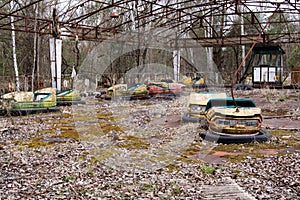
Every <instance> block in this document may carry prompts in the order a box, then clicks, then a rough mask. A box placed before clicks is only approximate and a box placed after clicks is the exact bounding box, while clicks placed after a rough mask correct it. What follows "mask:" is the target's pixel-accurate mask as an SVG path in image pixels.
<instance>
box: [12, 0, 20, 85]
mask: <svg viewBox="0 0 300 200" xmlns="http://www.w3.org/2000/svg"><path fill="white" fill-rule="evenodd" d="M10 6H11V10H13V8H14V2H13V1H11V3H10ZM10 20H11V30H12V31H11V37H12V51H13V62H14V69H15V75H16V91H20V82H19V71H18V64H17V53H16V36H15V25H14V17H13V16H11V17H10Z"/></svg>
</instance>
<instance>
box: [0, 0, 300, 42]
mask: <svg viewBox="0 0 300 200" xmlns="http://www.w3.org/2000/svg"><path fill="white" fill-rule="evenodd" d="M12 5H14V7H12ZM36 9H39V10H38V12H34V11H36ZM275 10H276V11H275ZM274 11H275V12H276V13H275V14H274V18H273V19H272V20H271V23H270V25H269V26H270V27H275V25H276V26H277V27H280V30H276V31H272V32H269V31H265V32H264V33H263V34H261V37H259V38H258V37H257V36H258V35H259V33H260V32H261V31H262V30H263V27H264V26H265V25H266V23H267V18H268V16H270V15H271V14H273V12H274ZM113 12H114V13H113ZM12 19H13V22H14V30H15V31H19V32H25V33H38V34H39V35H50V36H53V37H66V38H71V39H79V40H89V41H99V42H101V41H103V40H105V39H109V38H111V37H113V36H114V35H115V34H118V33H122V32H126V31H131V32H139V31H143V30H149V29H153V28H165V29H168V30H170V29H171V30H174V31H176V35H177V37H176V38H170V40H169V41H170V43H171V44H170V45H179V46H192V45H193V43H192V42H191V41H197V42H198V43H199V44H201V45H203V46H230V45H249V44H252V43H253V42H256V43H257V42H259V43H277V44H282V43H300V2H299V0H267V1H260V0H194V1H190V0H109V1H106V0H78V1H76V0H56V1H51V0H34V1H25V0H24V1H23V4H22V2H21V0H19V1H15V3H14V4H12V3H11V2H10V1H8V0H7V1H2V3H0V31H1V30H2V31H3V30H7V31H10V30H12V26H11V22H12ZM153 34H155V33H153ZM170 37H171V36H170Z"/></svg>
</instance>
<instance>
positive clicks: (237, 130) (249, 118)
mask: <svg viewBox="0 0 300 200" xmlns="http://www.w3.org/2000/svg"><path fill="white" fill-rule="evenodd" d="M261 125H262V115H261V109H260V108H258V107H256V105H255V103H254V102H253V100H251V99H243V98H238V99H235V102H234V100H233V99H232V98H218V99H210V100H209V101H208V102H207V105H206V125H205V126H204V128H205V129H206V132H202V133H200V137H201V138H202V139H204V140H208V141H212V142H217V143H223V144H230V143H251V142H265V141H268V140H269V139H270V138H271V134H269V133H268V132H267V131H266V130H264V129H263V128H262V127H261Z"/></svg>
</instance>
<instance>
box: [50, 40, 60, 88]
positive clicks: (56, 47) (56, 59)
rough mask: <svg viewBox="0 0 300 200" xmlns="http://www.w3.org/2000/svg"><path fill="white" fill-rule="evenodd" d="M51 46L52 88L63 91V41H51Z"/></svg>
mask: <svg viewBox="0 0 300 200" xmlns="http://www.w3.org/2000/svg"><path fill="white" fill-rule="evenodd" d="M49 45H50V67H51V82H52V87H53V88H56V89H57V90H58V91H60V90H61V61H62V59H61V53H62V40H61V39H56V38H50V39H49Z"/></svg>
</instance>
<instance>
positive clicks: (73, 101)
mask: <svg viewBox="0 0 300 200" xmlns="http://www.w3.org/2000/svg"><path fill="white" fill-rule="evenodd" d="M56 98H57V99H56V104H57V106H70V105H77V104H85V102H84V101H82V100H81V96H80V92H79V91H78V90H75V89H66V90H63V91H61V92H58V93H57V94H56Z"/></svg>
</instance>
